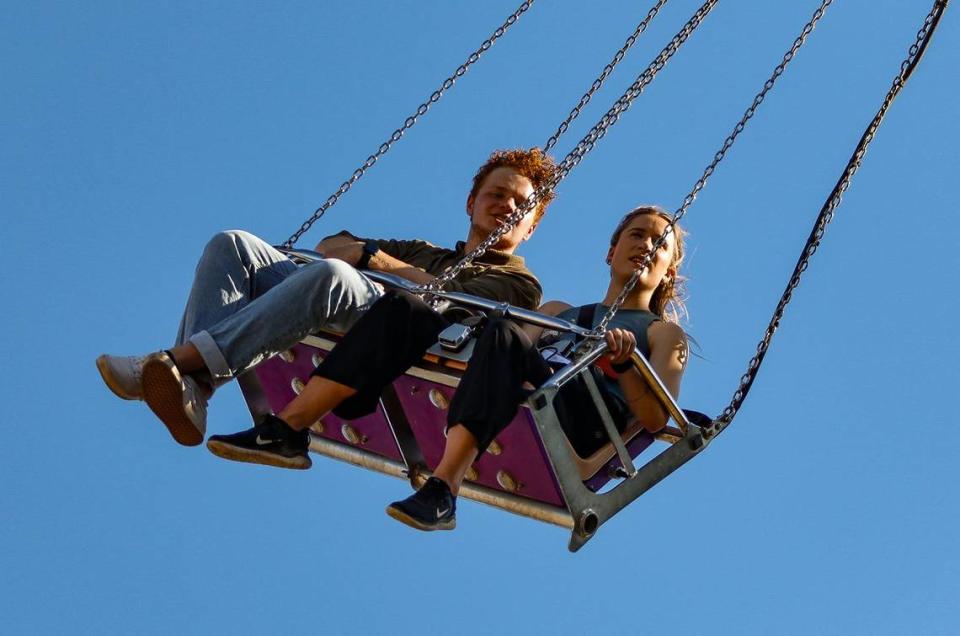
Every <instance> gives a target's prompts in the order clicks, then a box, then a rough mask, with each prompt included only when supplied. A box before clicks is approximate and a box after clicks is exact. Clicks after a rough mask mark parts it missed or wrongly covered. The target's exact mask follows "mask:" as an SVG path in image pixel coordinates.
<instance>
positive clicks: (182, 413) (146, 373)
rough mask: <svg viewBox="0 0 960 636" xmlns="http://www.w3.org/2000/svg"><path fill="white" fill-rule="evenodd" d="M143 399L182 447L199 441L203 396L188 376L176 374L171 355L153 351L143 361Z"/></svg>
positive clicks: (203, 426) (203, 427) (203, 428)
mask: <svg viewBox="0 0 960 636" xmlns="http://www.w3.org/2000/svg"><path fill="white" fill-rule="evenodd" d="M141 385H142V386H143V399H144V401H145V402H146V403H147V406H149V407H150V410H151V411H153V413H154V415H156V416H157V417H159V418H160V421H161V422H163V423H164V424H165V425H166V427H167V430H169V431H170V434H171V435H172V436H173V439H175V440H176V441H177V442H179V443H180V444H183V445H184V446H196V445H198V444H200V443H201V442H203V437H204V435H206V432H207V395H206V393H205V391H204V390H203V389H202V388H201V387H200V385H199V384H197V381H196V380H194V379H193V378H192V377H190V376H189V375H183V376H182V375H180V371H179V369H177V365H176V364H174V362H173V358H171V357H170V355H169V354H168V353H167V352H165V351H161V352H159V353H154V354H153V355H151V356H149V357H147V359H146V360H145V361H144V363H143V375H142V381H141Z"/></svg>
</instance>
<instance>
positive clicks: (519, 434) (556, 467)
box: [240, 250, 709, 550]
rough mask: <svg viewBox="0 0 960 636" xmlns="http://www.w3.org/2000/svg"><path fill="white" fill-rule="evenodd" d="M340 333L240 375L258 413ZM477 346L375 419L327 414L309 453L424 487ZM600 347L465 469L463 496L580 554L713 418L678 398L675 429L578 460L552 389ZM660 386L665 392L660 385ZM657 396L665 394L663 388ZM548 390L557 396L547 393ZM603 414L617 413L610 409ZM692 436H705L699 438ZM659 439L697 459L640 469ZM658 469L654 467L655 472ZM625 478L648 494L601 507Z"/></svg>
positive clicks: (415, 375) (406, 386) (454, 355)
mask: <svg viewBox="0 0 960 636" xmlns="http://www.w3.org/2000/svg"><path fill="white" fill-rule="evenodd" d="M296 252H297V253H296V254H293V255H294V256H297V257H299V258H300V260H305V259H312V258H316V256H317V255H316V254H312V253H309V252H305V251H303V250H298V251H296ZM365 273H366V274H367V275H368V276H370V277H371V278H373V279H375V280H378V281H380V282H382V283H386V284H389V285H392V286H395V287H401V288H403V287H406V288H410V285H409V283H407V282H406V281H404V280H403V279H398V278H396V277H391V276H389V275H384V274H381V273H377V272H365ZM440 295H441V296H442V297H456V299H457V300H458V301H461V302H467V303H468V304H470V305H471V308H472V309H473V310H476V309H478V308H485V309H487V310H492V309H494V308H495V310H496V311H498V312H500V313H502V314H504V315H507V316H511V317H514V318H517V317H518V316H519V317H520V318H521V319H523V318H527V319H532V318H533V317H534V316H539V317H540V318H541V319H544V320H549V321H550V322H551V324H552V326H554V327H556V326H562V325H567V326H569V327H571V328H573V329H577V327H576V326H575V325H572V324H571V323H566V321H559V320H557V319H554V318H552V317H545V316H540V315H539V314H534V312H529V311H525V310H522V309H517V308H513V307H509V306H508V305H503V304H500V303H494V302H492V301H489V300H487V299H482V298H477V297H472V296H469V295H467V294H459V293H449V292H447V293H444V292H440ZM557 323H560V325H558V324H557ZM340 337H341V336H340V334H337V333H332V332H322V333H318V334H316V335H311V336H308V337H306V338H304V340H303V341H301V342H300V343H299V344H297V345H295V346H293V347H292V348H290V349H289V350H287V351H284V352H282V353H281V354H279V355H277V356H274V357H273V358H271V359H269V360H267V361H265V362H263V363H261V364H260V365H258V366H257V367H256V368H255V369H254V370H253V371H252V372H250V373H248V374H245V375H244V376H243V377H241V378H240V384H241V388H242V389H243V393H244V397H245V398H246V400H247V404H248V406H249V408H250V410H251V413H252V414H253V416H254V418H255V419H256V418H259V417H262V416H263V415H265V414H266V413H277V412H279V411H280V410H281V409H282V408H283V407H284V406H286V404H287V403H289V402H290V401H291V400H292V399H293V398H294V397H295V396H296V395H297V394H298V393H299V392H300V391H301V390H302V389H303V386H304V385H305V383H306V381H307V380H308V379H309V376H310V372H311V371H312V370H313V369H314V367H315V366H316V365H317V364H318V363H319V362H320V360H322V359H323V358H324V357H325V356H326V355H327V353H329V351H330V350H332V349H333V347H334V346H335V345H336V343H337V342H338V341H339V339H340ZM469 349H470V347H467V348H466V349H464V350H462V351H461V352H451V351H445V350H444V349H443V348H442V347H439V346H434V347H433V348H431V349H430V351H428V352H427V354H426V355H425V356H424V358H423V359H422V360H421V362H420V363H419V364H418V365H416V366H414V367H412V368H411V369H409V370H408V371H407V373H406V374H405V375H403V376H401V377H400V378H398V379H397V380H396V381H395V382H394V383H393V385H392V386H390V387H388V388H387V389H386V391H385V392H384V394H383V396H381V400H380V403H379V405H378V407H377V409H376V410H375V411H374V412H373V413H371V414H370V415H366V416H364V417H361V418H358V419H354V420H344V419H341V418H339V417H337V416H336V415H334V414H332V413H331V414H328V415H326V416H324V417H323V418H322V419H321V420H320V421H319V422H317V423H315V424H314V425H313V426H312V427H311V430H310V432H311V445H310V449H311V451H313V452H315V453H318V454H322V455H326V456H329V457H333V458H335V459H340V460H342V461H346V462H349V463H353V464H355V465H359V466H361V467H364V468H367V469H372V470H377V471H379V472H383V473H386V474H390V475H393V476H396V477H401V478H407V479H409V480H410V482H411V484H412V485H413V486H414V487H417V486H419V485H420V484H422V483H423V481H424V480H425V479H426V478H427V477H428V476H429V475H430V474H431V472H432V471H433V470H434V469H435V468H436V466H437V464H438V463H439V461H440V458H441V456H442V454H443V449H444V445H445V435H446V433H445V431H446V424H447V418H446V411H447V407H448V405H449V402H450V400H451V398H452V396H453V393H454V391H455V390H456V388H457V386H458V384H459V381H460V377H461V375H462V372H463V370H464V369H465V368H466V366H465V362H466V357H467V356H466V354H465V353H464V352H465V351H469ZM604 350H605V347H604V346H600V347H598V348H597V350H596V351H595V352H594V353H593V354H592V357H591V356H587V358H585V360H588V361H587V362H581V363H575V364H573V365H570V366H569V367H566V368H564V369H562V370H561V371H560V372H558V373H557V374H556V375H555V376H554V377H553V378H551V379H550V380H549V381H548V382H547V383H546V384H545V385H544V387H542V388H541V389H540V390H539V391H537V392H536V393H534V395H533V396H531V399H530V400H529V401H528V402H527V403H526V404H524V405H522V406H521V408H520V409H518V412H517V414H516V416H515V417H514V419H513V421H511V423H510V425H509V426H507V427H506V428H505V429H504V430H503V431H502V432H501V433H500V434H499V435H498V436H497V438H496V439H495V440H494V441H493V443H491V444H490V446H489V448H488V449H487V450H486V452H484V454H483V455H482V456H481V457H479V458H478V459H477V461H476V462H474V464H473V466H471V468H470V469H469V470H468V472H467V475H466V480H465V482H464V484H463V487H462V489H461V495H462V496H464V497H466V498H468V499H474V500H477V501H480V502H483V503H486V504H490V505H493V506H496V507H499V508H502V509H505V510H508V511H510V512H514V513H517V514H520V515H523V516H527V517H531V518H534V519H538V520H541V521H546V522H549V523H553V524H556V525H560V526H562V527H566V528H569V529H572V530H573V531H574V533H573V537H572V538H571V550H575V549H578V548H579V547H580V546H581V545H582V544H583V543H584V542H586V541H587V540H588V539H589V538H590V537H591V536H592V535H593V533H594V532H596V529H597V527H598V526H599V525H600V524H601V523H603V522H604V521H606V520H607V519H609V518H610V517H612V516H613V515H614V514H615V513H616V512H617V511H618V510H619V509H620V508H622V507H623V506H625V505H626V504H627V503H629V501H632V500H633V499H635V498H636V497H637V496H639V494H642V492H645V491H646V490H647V489H648V488H649V487H651V486H652V485H654V484H655V483H657V482H658V481H659V480H660V479H662V478H663V477H665V476H666V475H667V474H669V473H670V472H672V471H673V470H674V469H675V468H676V467H678V466H679V465H680V464H681V463H683V462H684V461H686V460H687V459H689V458H690V457H692V456H693V454H695V453H696V452H697V451H698V450H699V449H700V447H701V446H702V445H703V442H702V440H704V439H705V436H704V434H703V432H702V429H701V426H703V425H704V423H705V422H706V424H707V425H709V418H706V417H705V416H701V415H699V414H694V413H693V412H687V413H684V412H682V411H680V410H679V408H678V407H676V405H675V404H673V403H672V399H670V402H671V405H672V407H673V408H672V409H671V408H670V406H667V407H666V408H667V411H669V412H671V414H672V415H674V419H675V421H676V422H677V424H678V426H677V427H673V426H670V427H666V428H664V429H663V430H662V431H661V432H659V433H658V434H656V435H654V434H651V433H649V432H647V431H646V430H644V429H643V427H642V426H641V425H640V423H639V422H636V421H634V422H631V423H629V424H628V426H627V428H626V430H625V431H624V432H623V433H622V434H621V435H617V436H616V439H615V440H614V441H611V442H609V443H608V444H607V445H606V446H604V447H602V448H600V449H599V450H597V451H596V452H594V453H593V454H591V455H590V456H589V457H580V456H579V455H577V454H576V452H574V450H573V448H572V447H571V445H570V443H569V441H568V440H567V437H566V435H564V434H563V432H562V430H561V428H560V426H559V421H558V420H557V419H556V415H555V413H554V412H553V410H552V394H551V392H553V394H555V390H556V389H557V388H559V385H561V384H563V383H564V382H566V381H569V380H570V379H572V378H574V377H576V376H577V375H578V374H583V375H589V374H584V373H583V372H584V370H589V366H590V364H591V363H592V362H593V361H594V360H596V358H598V357H599V355H602V352H603V351H604ZM638 360H642V362H641V363H640V364H644V365H645V367H646V369H647V370H648V371H649V373H652V369H650V368H649V364H647V363H646V361H645V359H643V356H642V355H641V354H639V352H635V353H634V362H635V364H636V363H637V362H638ZM574 367H575V369H574ZM641 372H643V371H641ZM646 375H647V374H646V373H645V376H646ZM654 378H655V376H654ZM648 381H649V378H648ZM653 381H654V383H655V384H657V385H658V386H659V387H660V389H661V392H662V393H664V394H665V395H667V396H668V397H669V394H668V393H667V392H666V389H664V388H663V386H662V384H660V383H659V379H654V380H653ZM654 393H655V394H658V392H657V391H656V389H654ZM547 395H550V396H551V397H544V396H547ZM595 407H597V408H598V412H599V413H600V414H601V415H600V416H601V417H603V415H602V413H605V411H606V406H605V405H604V404H603V402H602V400H600V401H599V402H596V401H595ZM599 409H603V410H602V411H599ZM674 411H675V412H676V413H674ZM677 413H679V419H677V417H676V414H677ZM688 414H689V415H688ZM606 417H608V418H609V414H606ZM691 420H692V421H694V422H696V424H693V423H691ZM698 424H699V425H698ZM694 439H696V440H698V441H697V442H696V443H691V442H692V440H694ZM657 440H660V441H662V442H665V443H666V444H667V445H668V448H667V451H669V450H670V449H671V448H673V447H675V446H683V447H685V448H687V449H688V451H689V452H687V453H680V454H679V455H678V458H681V459H682V461H680V462H679V463H676V462H674V463H675V464H676V465H670V466H666V465H665V464H664V463H663V460H660V462H659V463H656V460H657V459H658V458H659V456H658V457H656V458H654V459H653V460H651V461H650V462H648V464H647V466H644V467H643V468H641V469H640V470H639V471H638V470H636V469H635V468H634V466H633V464H632V459H633V458H636V457H637V456H639V455H640V454H641V453H642V452H643V451H645V450H646V449H647V448H649V447H650V446H652V445H653V444H654V442H656V441H657ZM550 449H552V450H550ZM674 454H676V453H674ZM561 455H562V457H560V456H561ZM651 464H655V466H654V467H653V468H648V467H649V466H650V465H651ZM611 481H616V482H617V485H616V486H614V487H613V488H612V489H611V490H609V491H608V492H601V489H603V488H604V487H605V486H607V485H608V483H609V482H611ZM628 482H637V484H639V483H640V482H642V483H643V484H644V487H643V488H640V489H638V488H636V487H634V488H633V490H634V491H635V494H633V495H632V496H628V497H627V499H624V494H623V493H620V494H618V495H616V496H614V497H613V498H612V499H613V500H612V501H607V502H606V505H604V502H605V501H606V499H610V498H611V495H614V493H618V491H619V490H621V488H620V486H621V485H622V484H625V483H628Z"/></svg>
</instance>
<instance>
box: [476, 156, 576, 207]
mask: <svg viewBox="0 0 960 636" xmlns="http://www.w3.org/2000/svg"><path fill="white" fill-rule="evenodd" d="M502 167H507V168H513V169H514V170H516V171H517V172H519V173H520V174H522V175H523V176H525V177H526V178H527V179H530V183H532V184H533V189H534V190H539V189H540V188H541V187H543V186H544V185H547V184H548V183H549V182H550V181H551V179H553V176H554V175H555V174H556V172H557V164H556V162H555V161H554V160H553V157H551V156H550V155H548V154H546V153H545V152H543V151H542V150H540V149H539V148H530V149H529V150H523V149H522V148H516V149H514V150H495V151H493V153H491V154H490V158H489V159H487V162H486V163H485V164H483V165H482V166H480V169H479V170H477V174H475V175H473V187H472V188H470V198H473V197H475V196H476V194H477V191H479V190H480V186H481V185H482V184H483V180H484V179H486V178H487V175H489V174H490V173H491V172H493V171H494V170H496V169H497V168H502ZM553 198H554V193H553V190H548V191H547V192H546V193H544V195H543V196H542V197H541V198H540V202H539V203H537V208H536V211H535V215H536V216H535V217H534V221H535V222H536V223H539V222H540V219H541V218H542V217H543V215H544V214H545V213H546V211H547V206H548V205H550V202H551V201H553Z"/></svg>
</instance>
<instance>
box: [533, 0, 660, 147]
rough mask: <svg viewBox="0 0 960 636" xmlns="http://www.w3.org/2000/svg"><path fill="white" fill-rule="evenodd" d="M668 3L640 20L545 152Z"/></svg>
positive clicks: (658, 6) (546, 144)
mask: <svg viewBox="0 0 960 636" xmlns="http://www.w3.org/2000/svg"><path fill="white" fill-rule="evenodd" d="M665 4H667V0H659V1H658V2H657V3H656V4H655V5H654V6H653V8H652V9H650V11H648V12H647V15H646V17H645V18H644V19H643V20H641V21H640V24H638V25H637V28H636V29H634V30H633V33H631V34H630V36H629V37H628V38H627V39H626V41H625V42H624V43H623V46H622V47H620V49H619V50H618V51H617V52H616V54H615V55H614V56H613V59H612V60H610V62H609V63H608V64H607V65H606V66H604V67H603V71H602V72H601V73H600V75H599V76H598V77H597V79H595V80H593V84H591V85H590V89H589V90H588V91H587V92H586V93H584V94H583V97H581V98H580V101H579V102H577V105H576V106H574V107H573V110H571V111H570V114H569V115H567V118H566V119H564V120H563V121H562V122H561V123H560V125H559V126H558V127H557V130H556V132H554V133H553V134H552V135H551V136H550V138H549V139H547V143H545V144H543V148H542V150H543V152H544V153H547V152H550V150H551V149H552V148H553V147H554V146H556V145H557V142H558V141H559V140H560V137H561V136H562V135H563V134H564V133H565V132H567V129H568V128H570V124H571V123H573V120H574V119H576V118H577V117H579V116H580V111H582V110H583V108H584V107H585V106H586V105H587V104H589V103H590V100H591V99H593V96H594V94H595V93H596V92H597V91H598V90H600V87H602V86H603V83H604V82H605V81H606V80H607V78H608V77H610V74H611V73H612V72H613V69H615V68H616V67H617V64H619V63H620V62H621V61H622V60H623V57H624V56H625V55H626V54H627V51H629V50H630V47H632V46H633V44H634V43H635V42H636V41H637V38H638V37H640V35H641V34H642V33H643V32H644V31H646V30H647V25H648V24H650V21H651V20H653V19H654V18H655V17H657V14H658V13H660V9H662V8H663V5H665Z"/></svg>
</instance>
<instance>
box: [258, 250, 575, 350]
mask: <svg viewBox="0 0 960 636" xmlns="http://www.w3.org/2000/svg"><path fill="white" fill-rule="evenodd" d="M277 249H278V250H280V251H281V252H283V253H284V254H286V255H287V256H289V257H290V258H291V259H293V260H295V261H300V262H303V263H311V262H313V261H318V260H320V259H322V258H323V254H321V253H320V252H315V251H313V250H304V249H299V248H289V249H288V248H282V247H278V248H277ZM363 275H364V276H366V277H367V278H369V279H370V280H373V281H376V282H378V283H382V284H384V285H389V286H390V287H395V288H397V289H402V290H404V291H409V292H414V291H416V287H417V286H416V285H414V284H413V283H412V282H410V281H409V280H407V279H406V278H403V277H401V276H397V275H396V274H388V273H387V272H376V271H373V270H363ZM431 293H432V294H433V295H435V296H437V297H438V298H442V299H444V300H448V301H450V302H453V303H456V304H458V305H463V306H464V307H470V308H472V309H482V310H484V311H499V312H502V313H503V315H504V316H505V317H507V318H514V319H516V320H519V321H521V322H526V323H529V324H532V325H536V326H538V327H543V328H544V329H553V330H555V331H563V332H571V333H575V334H577V335H578V336H589V335H590V334H591V333H592V332H591V331H590V330H589V329H584V328H583V327H581V326H579V325H577V324H575V323H572V322H570V321H568V320H562V319H560V318H557V317H555V316H546V315H544V314H540V313H537V312H535V311H530V310H529V309H523V308H521V307H514V306H513V305H509V304H507V303H499V302H497V301H495V300H490V299H489V298H481V297H479V296H473V295H471V294H464V293H463V292H448V291H436V292H431Z"/></svg>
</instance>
